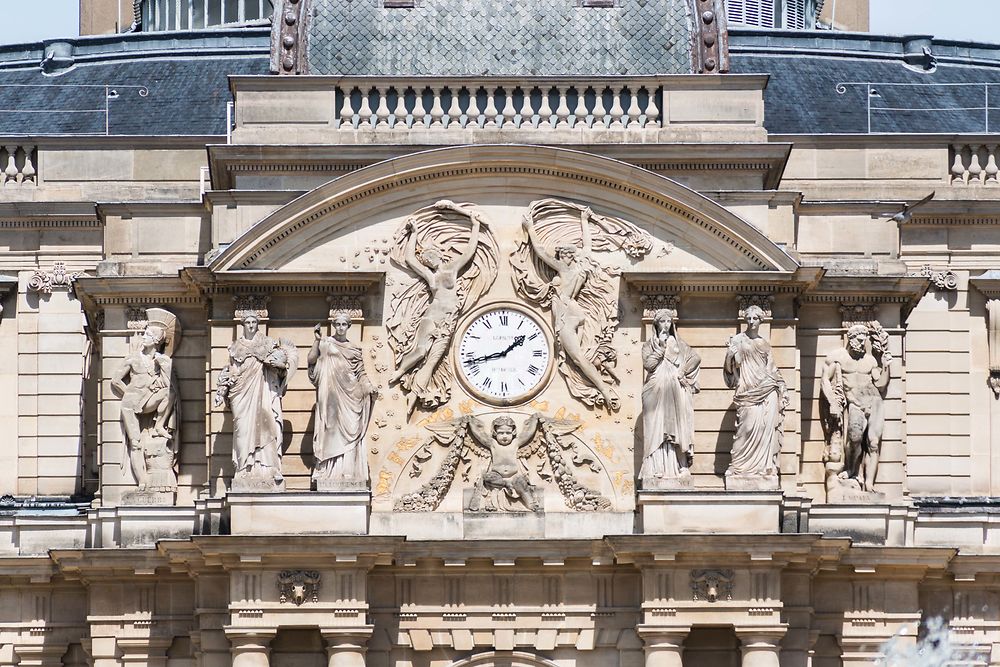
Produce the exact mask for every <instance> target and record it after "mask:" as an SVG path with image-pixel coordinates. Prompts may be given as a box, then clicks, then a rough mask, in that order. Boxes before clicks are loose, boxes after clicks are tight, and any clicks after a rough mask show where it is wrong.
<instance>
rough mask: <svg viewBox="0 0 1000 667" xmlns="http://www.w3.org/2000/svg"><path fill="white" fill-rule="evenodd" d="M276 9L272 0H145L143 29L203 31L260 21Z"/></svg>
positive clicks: (143, 3)
mask: <svg viewBox="0 0 1000 667" xmlns="http://www.w3.org/2000/svg"><path fill="white" fill-rule="evenodd" d="M272 11H273V7H272V0H143V1H142V29H143V30H145V31H154V32H159V31H165V30H201V29H204V28H213V27H216V26H234V25H243V24H248V23H258V22H260V21H262V20H265V19H267V18H268V17H269V16H270V15H271V13H272Z"/></svg>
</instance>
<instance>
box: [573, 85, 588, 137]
mask: <svg viewBox="0 0 1000 667" xmlns="http://www.w3.org/2000/svg"><path fill="white" fill-rule="evenodd" d="M580 123H583V125H585V126H586V125H587V87H586V86H577V87H576V107H575V108H574V109H573V127H576V126H577V125H579V124H580Z"/></svg>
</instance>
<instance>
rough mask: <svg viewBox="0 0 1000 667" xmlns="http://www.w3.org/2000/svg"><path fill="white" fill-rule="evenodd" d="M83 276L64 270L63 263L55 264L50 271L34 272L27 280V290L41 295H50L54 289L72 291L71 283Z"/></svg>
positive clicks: (64, 265)
mask: <svg viewBox="0 0 1000 667" xmlns="http://www.w3.org/2000/svg"><path fill="white" fill-rule="evenodd" d="M81 275H83V274H82V273H80V272H78V271H77V272H70V271H67V270H66V264H65V262H56V263H55V264H53V266H52V270H51V271H35V273H34V275H32V276H31V278H29V279H28V289H29V290H30V291H32V292H39V293H41V294H52V290H55V289H65V290H71V289H73V283H74V282H75V281H76V279H77V278H79V277H80V276H81Z"/></svg>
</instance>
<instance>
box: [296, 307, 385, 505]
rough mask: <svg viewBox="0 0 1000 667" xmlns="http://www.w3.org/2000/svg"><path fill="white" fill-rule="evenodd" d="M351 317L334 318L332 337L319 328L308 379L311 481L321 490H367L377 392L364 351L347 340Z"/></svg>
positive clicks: (308, 361)
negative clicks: (312, 403) (312, 415)
mask: <svg viewBox="0 0 1000 667" xmlns="http://www.w3.org/2000/svg"><path fill="white" fill-rule="evenodd" d="M350 327H351V318H350V316H349V315H348V314H347V313H337V314H336V315H334V317H333V332H334V333H333V336H326V337H324V336H323V335H322V334H321V330H322V325H320V324H317V325H316V328H315V329H314V330H313V332H314V341H313V346H312V349H310V350H309V356H308V357H307V363H308V369H309V381H310V382H312V383H313V385H314V386H315V387H316V420H315V425H314V427H313V455H314V456H315V458H316V465H315V467H314V468H313V473H312V479H313V481H314V482H315V484H316V490H317V491H327V490H337V489H343V488H360V489H366V488H368V457H367V456H366V454H365V449H364V447H363V444H364V438H365V433H366V432H367V431H368V423H369V422H370V421H371V417H372V408H373V407H374V406H375V399H376V398H378V389H376V388H375V386H374V385H373V384H372V382H371V380H369V379H368V373H367V372H366V371H365V364H364V356H363V352H362V350H361V347H360V346H358V345H354V344H353V343H351V342H348V340H347V330H348V329H349V328H350Z"/></svg>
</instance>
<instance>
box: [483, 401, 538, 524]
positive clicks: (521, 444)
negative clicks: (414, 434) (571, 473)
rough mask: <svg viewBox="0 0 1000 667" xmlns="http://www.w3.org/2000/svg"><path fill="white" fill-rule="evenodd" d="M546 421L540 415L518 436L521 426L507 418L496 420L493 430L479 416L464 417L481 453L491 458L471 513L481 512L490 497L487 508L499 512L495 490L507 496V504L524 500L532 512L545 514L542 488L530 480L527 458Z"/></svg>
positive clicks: (532, 419) (525, 423)
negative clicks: (541, 424) (540, 425)
mask: <svg viewBox="0 0 1000 667" xmlns="http://www.w3.org/2000/svg"><path fill="white" fill-rule="evenodd" d="M542 419H543V417H542V415H540V414H539V413H537V412H536V413H535V414H533V415H531V416H530V417H528V419H527V421H525V422H524V424H522V425H521V429H520V433H518V429H517V424H516V423H515V422H514V420H513V419H512V418H511V417H508V416H506V415H504V416H501V417H497V418H496V419H494V420H493V424H492V427H491V429H490V430H489V431H487V430H486V428H485V426H484V425H483V423H482V422H481V421H480V420H478V419H476V418H475V417H465V418H464V421H465V424H466V425H467V427H468V429H469V433H471V434H472V441H473V442H474V443H475V444H476V445H478V446H479V447H480V448H482V449H481V451H482V450H485V452H489V459H490V462H489V464H488V466H487V468H486V470H484V471H483V474H482V475H481V476H480V477H479V479H478V480H477V481H476V484H475V488H474V490H473V493H472V500H471V501H470V502H469V510H470V511H473V512H477V511H479V510H480V507H481V505H482V500H483V498H487V504H486V508H485V509H486V510H487V511H495V510H496V509H497V508H498V507H499V506H500V505H501V504H500V503H498V502H496V500H494V498H493V496H494V495H495V493H494V492H495V491H500V492H501V493H503V495H504V496H505V499H506V500H507V501H520V502H521V503H522V504H523V505H524V506H525V507H527V508H528V509H530V510H531V511H532V512H539V511H541V509H542V503H541V499H540V498H539V497H538V489H537V488H536V487H535V486H534V485H533V484H532V483H531V481H530V480H529V479H528V473H527V470H526V468H525V466H524V463H523V459H524V458H527V457H528V456H529V455H530V454H531V451H530V450H531V448H530V447H525V445H528V444H529V443H531V441H532V440H534V439H535V433H536V431H538V424H539V422H540V421H541V420H542ZM474 451H475V450H474ZM480 455H483V454H480ZM508 504H509V503H508Z"/></svg>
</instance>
